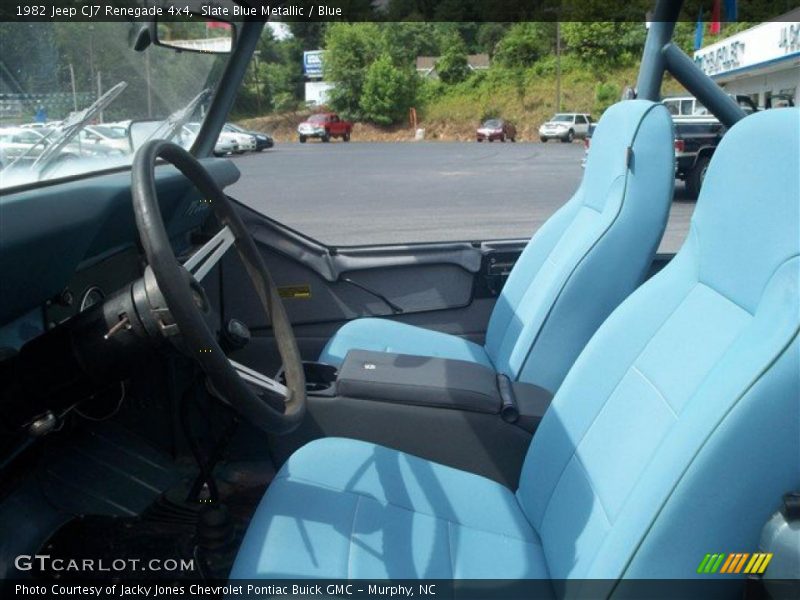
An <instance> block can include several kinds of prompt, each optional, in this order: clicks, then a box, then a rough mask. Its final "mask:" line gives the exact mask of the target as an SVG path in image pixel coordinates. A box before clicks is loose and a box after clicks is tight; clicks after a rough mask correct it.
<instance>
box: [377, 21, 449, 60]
mask: <svg viewBox="0 0 800 600" xmlns="http://www.w3.org/2000/svg"><path fill="white" fill-rule="evenodd" d="M381 28H382V30H383V36H382V46H383V52H384V53H386V54H389V55H390V56H391V57H392V62H393V63H394V64H395V65H396V66H405V65H411V64H414V62H415V61H416V58H417V57H418V56H436V55H438V54H439V43H438V40H437V37H436V28H435V24H433V23H420V22H413V23H385V24H382V25H381Z"/></svg>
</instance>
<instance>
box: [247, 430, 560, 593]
mask: <svg viewBox="0 0 800 600" xmlns="http://www.w3.org/2000/svg"><path fill="white" fill-rule="evenodd" d="M294 577H317V578H354V579H370V578H372V579H405V578H409V579H411V578H442V579H450V578H455V579H460V578H471V579H475V578H477V579H483V578H487V579H488V578H492V579H519V578H531V579H538V578H547V577H548V573H547V567H546V565H545V562H544V557H543V553H542V548H541V545H540V543H539V537H538V536H537V535H536V533H535V531H534V530H533V529H532V528H531V526H530V525H529V524H528V521H527V520H526V519H525V517H524V515H523V513H522V511H521V509H520V507H519V504H518V503H517V500H516V498H515V496H514V494H513V492H511V490H509V489H508V488H506V487H504V486H502V485H500V484H499V483H496V482H493V481H491V480H489V479H485V478H483V477H480V476H478V475H473V474H470V473H467V472H465V471H459V470H457V469H452V468H450V467H445V466H442V465H439V464H436V463H433V462H430V461H427V460H423V459H421V458H417V457H414V456H411V455H409V454H405V453H402V452H398V451H396V450H391V449H389V448H385V447H383V446H377V445H374V444H369V443H366V442H360V441H356V440H349V439H342V438H326V439H322V440H318V441H315V442H311V443H310V444H308V445H306V446H304V447H303V448H301V449H300V450H299V451H297V452H296V453H295V454H294V455H293V456H292V457H291V458H290V459H289V461H288V462H287V463H286V464H285V465H284V466H283V468H282V469H281V470H280V472H279V473H278V475H277V476H276V478H275V480H274V481H273V482H272V484H271V485H270V488H269V490H268V492H267V494H266V496H265V497H264V499H263V500H262V502H261V504H260V505H259V507H258V509H257V511H256V513H255V515H254V516H253V519H252V521H251V523H250V526H249V528H248V531H247V535H246V536H245V539H244V542H243V544H242V547H241V549H240V551H239V555H238V557H237V559H236V563H235V564H234V567H233V570H232V572H231V578H233V579H252V578H294Z"/></svg>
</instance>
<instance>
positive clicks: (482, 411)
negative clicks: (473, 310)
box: [272, 350, 552, 488]
mask: <svg viewBox="0 0 800 600" xmlns="http://www.w3.org/2000/svg"><path fill="white" fill-rule="evenodd" d="M304 366H305V370H306V380H307V393H308V413H309V414H308V417H307V418H306V420H305V422H304V423H303V425H302V426H301V427H300V428H299V430H298V431H297V432H295V433H294V434H292V435H290V436H284V437H276V438H273V440H272V442H273V452H274V453H275V454H276V459H277V460H278V461H279V462H283V460H284V459H285V458H288V456H289V455H290V454H291V453H292V452H293V451H294V450H295V449H296V448H298V447H299V446H300V445H302V444H303V443H306V442H308V441H310V440H312V439H315V438H318V437H329V436H339V437H350V438H355V439H362V440H366V441H370V442H374V443H377V444H381V445H385V446H389V447H392V448H396V449H398V450H402V451H404V452H408V453H410V454H414V455H417V456H421V457H423V458H427V459H429V460H434V461H436V462H439V463H443V464H447V465H450V466H453V467H456V468H459V469H464V470H467V471H471V472H474V473H478V474H480V475H483V476H486V477H489V478H491V479H494V480H497V481H500V482H501V483H504V484H506V485H509V486H510V487H512V488H514V487H515V486H516V484H517V480H518V478H519V472H520V470H521V467H522V461H523V459H524V456H525V453H526V452H527V449H528V446H529V444H530V440H531V436H532V435H533V433H534V432H535V431H536V427H537V426H538V424H539V422H540V421H541V419H542V417H543V416H544V413H545V411H546V410H547V407H548V406H549V405H550V401H551V399H552V395H551V394H550V392H549V391H547V390H545V389H543V388H541V387H538V386H536V385H532V384H527V383H521V382H516V381H511V380H510V379H509V378H508V377H506V376H505V375H502V374H497V373H495V372H494V371H493V370H492V369H490V368H488V367H485V366H483V365H480V364H477V363H472V362H467V361H461V360H451V359H444V358H432V357H423V356H410V355H404V354H394V353H389V352H372V351H366V350H351V351H350V352H349V353H348V355H347V357H346V358H345V361H344V362H343V364H342V365H341V367H340V368H339V369H338V372H337V371H336V370H335V368H334V367H331V366H330V365H323V364H320V363H305V364H304Z"/></svg>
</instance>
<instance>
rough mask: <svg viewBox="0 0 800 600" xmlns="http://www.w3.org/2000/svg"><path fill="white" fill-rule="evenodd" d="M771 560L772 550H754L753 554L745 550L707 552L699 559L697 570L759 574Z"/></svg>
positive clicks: (733, 573)
mask: <svg viewBox="0 0 800 600" xmlns="http://www.w3.org/2000/svg"><path fill="white" fill-rule="evenodd" d="M771 560H772V552H754V553H753V554H750V553H747V552H733V553H731V554H727V553H717V554H711V553H709V554H706V555H705V556H704V557H703V560H701V561H700V565H699V566H698V567H697V572H698V573H700V574H703V575H713V574H715V573H719V574H720V575H722V574H725V575H735V574H737V573H744V574H748V575H761V574H763V573H764V571H766V570H767V566H768V565H769V563H770V561H771Z"/></svg>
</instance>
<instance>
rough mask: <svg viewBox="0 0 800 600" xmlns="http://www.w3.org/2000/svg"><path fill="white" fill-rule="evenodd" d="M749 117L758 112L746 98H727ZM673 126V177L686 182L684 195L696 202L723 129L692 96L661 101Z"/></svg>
mask: <svg viewBox="0 0 800 600" xmlns="http://www.w3.org/2000/svg"><path fill="white" fill-rule="evenodd" d="M729 96H730V97H731V99H733V100H735V101H736V103H737V104H738V105H739V106H740V107H741V108H742V110H744V112H745V113H747V114H751V113H754V112H756V111H757V110H758V108H757V107H756V105H755V104H754V103H753V101H752V100H751V99H750V97H749V96H746V95H743V94H738V95H736V94H729ZM662 102H663V103H664V105H665V106H666V107H667V109H668V110H669V112H670V114H672V122H673V123H674V125H675V176H676V177H677V178H678V179H681V180H682V181H685V182H686V191H687V193H688V194H689V196H690V197H692V198H697V196H698V194H699V193H700V187H701V186H702V185H703V180H704V179H705V176H706V171H707V170H708V164H709V163H710V162H711V157H712V156H713V155H714V151H715V150H716V149H717V146H718V145H719V142H720V140H721V139H722V136H723V135H725V131H726V130H725V127H724V126H723V125H722V123H720V122H719V121H718V120H717V119H716V118H715V117H714V116H713V115H712V114H710V113H709V111H708V109H707V108H706V107H705V106H703V104H702V103H701V102H700V101H699V100H697V99H696V98H694V97H693V96H674V97H671V98H665V99H664V100H662Z"/></svg>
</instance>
